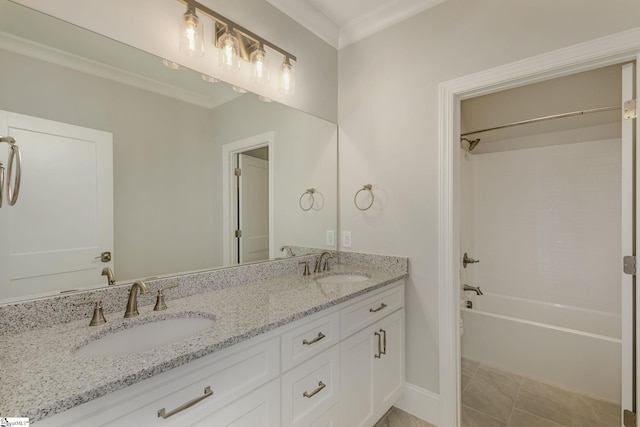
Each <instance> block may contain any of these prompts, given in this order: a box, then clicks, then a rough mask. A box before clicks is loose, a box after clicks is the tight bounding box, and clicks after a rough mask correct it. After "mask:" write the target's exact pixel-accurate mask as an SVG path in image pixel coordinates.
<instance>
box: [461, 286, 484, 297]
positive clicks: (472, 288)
mask: <svg viewBox="0 0 640 427" xmlns="http://www.w3.org/2000/svg"><path fill="white" fill-rule="evenodd" d="M462 290H463V291H473V292H475V293H476V295H484V294H483V293H482V291H481V290H480V286H469V285H463V287H462Z"/></svg>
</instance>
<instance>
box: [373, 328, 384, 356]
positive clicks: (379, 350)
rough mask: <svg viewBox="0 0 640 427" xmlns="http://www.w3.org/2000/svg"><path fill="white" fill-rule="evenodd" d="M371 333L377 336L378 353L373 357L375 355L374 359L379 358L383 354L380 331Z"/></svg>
mask: <svg viewBox="0 0 640 427" xmlns="http://www.w3.org/2000/svg"><path fill="white" fill-rule="evenodd" d="M373 335H375V336H377V337H378V354H374V355H373V357H375V358H376V359H380V358H381V357H382V355H383V353H382V342H381V341H380V332H374V333H373Z"/></svg>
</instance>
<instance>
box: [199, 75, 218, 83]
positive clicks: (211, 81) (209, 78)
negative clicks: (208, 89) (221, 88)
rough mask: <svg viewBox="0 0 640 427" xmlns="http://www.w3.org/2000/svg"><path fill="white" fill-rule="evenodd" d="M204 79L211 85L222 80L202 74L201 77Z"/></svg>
mask: <svg viewBox="0 0 640 427" xmlns="http://www.w3.org/2000/svg"><path fill="white" fill-rule="evenodd" d="M200 76H201V77H202V80H204V81H205V82H209V83H218V82H219V81H220V80H218V79H216V78H215V77H213V76H209V75H207V74H201V75H200Z"/></svg>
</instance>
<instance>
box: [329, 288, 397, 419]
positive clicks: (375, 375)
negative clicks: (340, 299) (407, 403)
mask: <svg viewBox="0 0 640 427" xmlns="http://www.w3.org/2000/svg"><path fill="white" fill-rule="evenodd" d="M403 298H404V297H403V288H402V287H399V288H395V289H393V290H391V291H390V292H387V293H385V294H382V295H380V296H378V297H377V298H370V299H369V300H368V301H365V303H364V304H361V305H360V306H359V307H354V309H355V310H359V312H360V313H362V312H369V313H371V314H372V316H378V313H380V311H382V310H379V311H376V310H377V309H378V308H380V307H385V308H388V307H392V301H398V300H399V299H400V300H402V299H403ZM381 300H382V301H381ZM385 301H386V302H385ZM363 308H364V310H363ZM369 310H371V311H369ZM353 312H354V311H353V310H352V311H351V313H349V311H345V312H343V315H344V316H346V317H347V318H348V317H349V314H351V315H352V316H351V317H352V318H354V316H353ZM344 318H345V317H343V319H344ZM355 319H357V320H358V322H359V324H360V325H362V322H360V321H359V320H360V317H358V316H355ZM340 370H341V373H342V375H341V384H342V387H341V392H342V396H341V401H342V405H341V407H340V409H341V411H340V420H341V425H342V426H349V427H370V426H372V425H374V424H375V422H376V421H377V420H378V419H380V417H382V415H384V413H385V412H386V411H387V410H388V409H389V408H391V406H392V405H393V404H394V403H395V401H396V400H397V399H398V398H399V397H400V395H401V393H402V385H403V383H404V308H403V306H402V305H400V306H399V307H396V309H395V311H393V312H391V311H389V312H387V314H386V316H384V317H382V318H381V319H380V320H377V321H376V320H373V321H372V322H369V323H368V324H367V326H365V327H364V328H362V329H361V330H360V331H358V332H356V333H355V334H353V335H352V336H350V337H349V338H346V339H345V340H343V341H342V342H341V343H340Z"/></svg>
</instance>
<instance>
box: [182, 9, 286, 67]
mask: <svg viewBox="0 0 640 427" xmlns="http://www.w3.org/2000/svg"><path fill="white" fill-rule="evenodd" d="M180 1H181V2H183V3H185V4H186V5H187V7H189V8H190V9H191V8H195V9H197V10H199V11H200V12H202V13H204V14H205V15H207V16H209V17H210V18H211V19H213V20H214V21H216V22H217V23H218V24H220V25H223V26H225V27H227V28H229V27H230V28H232V29H233V30H234V31H236V32H238V33H241V34H242V35H243V36H245V37H247V38H249V39H251V40H253V41H254V42H255V43H256V44H258V45H263V46H268V47H269V48H270V49H272V50H274V51H276V52H278V53H279V54H280V55H282V56H283V57H284V58H285V59H289V60H291V61H297V59H296V57H295V55H292V54H291V53H289V52H287V51H286V50H284V49H282V48H280V47H278V46H276V45H275V44H273V43H271V42H269V41H268V40H265V39H263V38H262V37H260V36H259V35H257V34H255V33H253V32H251V31H249V30H247V29H246V28H245V27H243V26H242V25H238V24H236V23H235V22H233V21H232V20H230V19H227V18H226V17H224V16H222V15H220V14H219V13H218V12H216V11H214V10H212V9H210V8H208V7H207V6H205V5H203V4H201V3H199V2H197V1H195V0H180Z"/></svg>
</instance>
